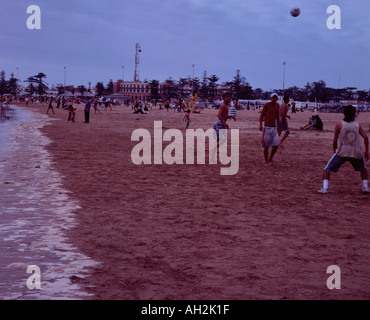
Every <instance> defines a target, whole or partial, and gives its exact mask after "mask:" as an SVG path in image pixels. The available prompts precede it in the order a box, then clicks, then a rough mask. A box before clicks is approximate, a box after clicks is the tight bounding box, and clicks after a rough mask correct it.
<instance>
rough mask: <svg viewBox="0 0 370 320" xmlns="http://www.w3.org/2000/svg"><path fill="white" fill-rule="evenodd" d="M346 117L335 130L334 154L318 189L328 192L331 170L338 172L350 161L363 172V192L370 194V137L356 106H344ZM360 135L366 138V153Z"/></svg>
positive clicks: (356, 168)
mask: <svg viewBox="0 0 370 320" xmlns="http://www.w3.org/2000/svg"><path fill="white" fill-rule="evenodd" d="M343 113H344V119H343V121H342V122H340V123H338V124H337V125H336V127H335V132H334V141H333V148H334V155H333V157H332V158H331V159H330V160H329V162H328V164H327V165H326V167H325V169H324V175H323V179H324V181H323V187H322V188H321V189H320V190H319V191H318V192H320V193H328V187H329V178H330V173H331V172H337V171H338V170H339V168H340V167H341V166H342V165H343V164H344V163H345V162H347V161H348V162H349V163H351V165H352V166H353V168H354V169H355V171H360V172H361V179H362V183H363V189H362V190H363V193H364V194H369V193H370V190H369V186H368V172H367V169H366V165H365V161H367V160H369V138H368V137H367V135H366V133H365V131H364V130H363V129H362V128H361V126H360V125H359V124H358V123H357V122H356V121H355V120H356V108H355V107H353V106H351V105H349V106H346V107H345V108H344V111H343ZM360 136H361V137H362V138H363V139H364V143H365V153H363V152H362V149H361V145H360Z"/></svg>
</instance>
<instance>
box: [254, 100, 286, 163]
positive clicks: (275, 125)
mask: <svg viewBox="0 0 370 320" xmlns="http://www.w3.org/2000/svg"><path fill="white" fill-rule="evenodd" d="M277 100H278V95H277V94H276V93H273V94H272V95H271V102H267V103H266V104H265V105H264V106H263V109H262V112H261V116H260V127H259V130H260V131H262V143H261V145H262V147H263V148H264V156H265V166H266V167H268V166H271V165H272V164H273V162H272V159H273V157H274V155H275V154H276V152H277V150H278V148H279V134H280V133H281V132H280V122H279V109H280V106H279V104H278V103H277ZM263 121H265V126H264V128H263V127H262V122H263ZM269 147H272V151H271V154H270V157H269Z"/></svg>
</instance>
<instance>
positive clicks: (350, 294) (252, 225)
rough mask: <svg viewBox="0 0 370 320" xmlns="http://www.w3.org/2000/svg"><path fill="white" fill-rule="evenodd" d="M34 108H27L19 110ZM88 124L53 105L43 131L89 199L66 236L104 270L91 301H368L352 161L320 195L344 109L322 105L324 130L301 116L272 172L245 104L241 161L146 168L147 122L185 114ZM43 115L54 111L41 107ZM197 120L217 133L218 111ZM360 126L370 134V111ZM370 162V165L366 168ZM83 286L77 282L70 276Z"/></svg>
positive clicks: (369, 274) (369, 239) (110, 114)
mask: <svg viewBox="0 0 370 320" xmlns="http://www.w3.org/2000/svg"><path fill="white" fill-rule="evenodd" d="M21 106H23V107H24V106H25V105H21ZM75 106H77V108H78V109H77V116H76V123H71V122H67V117H68V113H67V111H65V110H63V109H55V112H56V114H55V115H53V114H52V113H50V114H49V115H48V116H49V117H50V118H54V119H57V120H58V121H51V122H49V123H48V125H46V126H45V127H43V128H42V129H41V131H42V132H43V133H44V134H45V135H46V136H47V137H48V138H49V139H50V140H51V143H50V144H49V145H48V146H47V147H46V148H47V151H48V152H50V154H51V155H52V163H53V169H54V170H55V171H57V172H59V173H60V174H61V176H62V177H63V180H62V182H61V183H62V185H63V187H64V188H65V189H66V190H68V191H69V192H70V197H71V198H73V199H74V200H76V201H77V202H78V206H79V208H78V209H76V210H75V212H74V213H75V219H76V222H77V223H76V226H74V227H73V228H72V229H71V230H68V231H66V232H67V233H68V239H69V240H70V241H71V243H73V245H74V246H76V247H77V248H78V249H79V250H80V251H81V252H82V253H83V254H84V255H86V256H88V257H90V258H91V259H93V260H94V261H97V262H99V263H100V264H99V265H98V266H96V267H91V268H90V269H89V272H90V275H89V276H87V277H80V276H79V274H75V275H73V276H72V277H71V279H72V280H73V282H75V283H78V284H79V285H80V286H81V287H83V288H85V290H86V292H88V293H89V294H90V295H91V296H89V298H88V299H99V300H102V299H125V300H142V299H157V300H162V299H169V300H178V299H179V300H184V299H206V300H210V299H220V300H231V299H233V300H249V299H323V300H327V299H346V300H347V299H364V300H365V299H370V290H369V288H370V267H369V266H370V233H369V229H370V216H369V200H370V198H369V196H368V195H364V194H362V183H361V179H360V175H359V173H356V172H354V171H353V169H352V167H351V166H350V165H349V164H346V165H344V166H343V167H342V168H341V170H340V171H339V173H338V174H336V175H334V174H333V175H332V178H331V181H330V193H329V194H326V195H323V194H318V193H317V190H318V189H319V188H320V187H321V185H322V171H323V168H324V167H325V165H326V163H327V162H328V160H329V159H330V157H331V156H332V153H333V151H332V139H333V132H334V127H335V123H336V122H338V121H341V120H342V118H343V115H342V114H337V113H320V117H321V118H322V121H323V123H324V131H322V132H316V131H302V130H300V129H299V128H300V127H301V126H303V125H304V124H306V123H307V122H308V118H309V117H310V116H311V115H312V114H313V113H312V112H311V111H307V112H298V113H296V114H290V113H289V115H290V116H291V118H292V119H291V121H290V123H289V126H290V128H291V130H292V131H291V134H290V136H289V137H288V138H287V140H286V141H285V142H284V145H285V146H284V148H281V149H279V150H278V152H277V154H276V157H275V165H274V166H272V167H268V168H266V167H265V166H264V162H263V150H262V148H261V146H260V140H261V133H260V131H259V130H258V125H259V121H258V119H259V113H258V112H257V111H252V110H241V111H238V114H237V121H236V122H234V121H231V122H230V127H231V128H234V129H239V133H240V135H239V137H240V138H239V139H240V158H239V161H240V166H239V171H238V173H237V174H236V175H234V176H221V175H220V167H222V166H221V165H220V164H217V165H209V164H208V162H207V163H206V164H205V165H198V164H195V165H186V164H184V165H166V164H162V165H154V164H151V165H144V164H143V165H135V164H133V163H132V161H131V151H132V149H133V148H134V146H135V145H136V144H137V142H132V141H131V134H132V132H133V131H134V130H135V129H138V128H144V129H147V130H149V131H150V132H152V131H153V124H154V121H162V123H163V130H166V129H181V130H182V131H183V132H185V131H184V128H185V124H184V123H183V122H182V119H183V116H184V114H183V113H178V112H174V111H173V110H170V111H169V112H167V111H166V110H158V107H156V108H154V109H153V110H149V113H148V114H133V113H132V110H131V108H129V107H126V106H114V107H113V110H109V109H108V110H104V109H101V110H102V112H103V114H95V113H94V110H93V108H92V109H91V112H90V123H89V124H85V123H83V121H84V119H83V107H84V105H83V104H80V105H75ZM28 108H29V109H30V110H33V111H35V112H36V113H40V114H44V113H46V110H47V105H30V106H29V107H28ZM190 117H191V121H192V122H191V125H190V128H193V129H196V128H202V129H205V130H206V129H209V128H212V127H213V123H214V122H215V121H216V117H217V110H216V109H205V110H203V111H202V112H201V113H200V114H193V113H192V114H191V115H190ZM358 122H359V123H360V124H361V125H362V126H363V128H364V129H365V130H366V131H367V132H368V128H369V123H370V113H361V114H360V116H359V118H358ZM368 163H369V162H368ZM331 265H337V266H339V267H340V269H341V289H340V290H329V289H328V288H327V286H326V281H327V279H328V277H329V276H330V275H329V274H327V273H326V270H327V268H328V267H329V266H331ZM72 280H71V281H72Z"/></svg>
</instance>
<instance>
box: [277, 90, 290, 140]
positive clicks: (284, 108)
mask: <svg viewBox="0 0 370 320" xmlns="http://www.w3.org/2000/svg"><path fill="white" fill-rule="evenodd" d="M283 100H284V102H283V103H282V105H281V106H280V111H279V113H280V120H279V121H280V134H281V132H284V135H283V136H282V138H281V139H280V142H279V145H280V147H281V146H282V143H283V141H284V140H285V139H286V138H287V137H288V136H289V134H290V130H289V126H288V120H287V118H289V119H290V116H288V110H289V107H288V103H289V97H288V96H284V98H283Z"/></svg>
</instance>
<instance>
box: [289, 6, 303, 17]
mask: <svg viewBox="0 0 370 320" xmlns="http://www.w3.org/2000/svg"><path fill="white" fill-rule="evenodd" d="M300 13H301V9H299V8H293V9H292V10H290V14H291V15H292V17H298V16H299V14H300Z"/></svg>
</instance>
